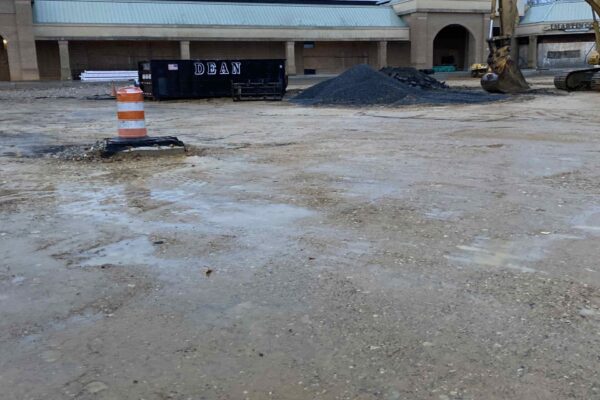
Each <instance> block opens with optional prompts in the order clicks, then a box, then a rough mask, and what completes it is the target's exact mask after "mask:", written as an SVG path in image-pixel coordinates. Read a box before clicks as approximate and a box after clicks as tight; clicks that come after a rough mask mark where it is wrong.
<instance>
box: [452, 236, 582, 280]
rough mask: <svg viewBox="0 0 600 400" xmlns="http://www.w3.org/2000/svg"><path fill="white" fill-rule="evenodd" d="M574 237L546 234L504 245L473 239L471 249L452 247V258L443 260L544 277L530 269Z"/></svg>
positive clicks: (497, 242) (498, 240) (490, 240)
mask: <svg viewBox="0 0 600 400" xmlns="http://www.w3.org/2000/svg"><path fill="white" fill-rule="evenodd" d="M577 239H581V238H579V237H577V236H571V235H561V234H549V235H544V236H542V237H529V236H527V237H524V238H523V239H522V240H518V241H504V240H500V239H490V238H487V237H479V238H477V239H476V240H475V241H474V242H473V243H472V244H471V245H459V246H456V247H457V249H458V250H459V251H458V252H456V253H455V254H451V255H448V256H445V258H446V259H448V260H450V261H454V262H458V263H460V264H470V265H473V264H474V265H483V266H490V267H499V268H508V269H513V270H516V271H520V272H526V273H533V272H537V273H546V272H545V271H542V270H540V269H536V268H533V267H532V265H534V264H536V262H538V261H540V260H543V259H544V258H546V256H547V253H548V248H549V247H551V245H552V244H553V243H554V242H556V241H559V240H577Z"/></svg>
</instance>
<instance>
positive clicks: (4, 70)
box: [0, 36, 10, 81]
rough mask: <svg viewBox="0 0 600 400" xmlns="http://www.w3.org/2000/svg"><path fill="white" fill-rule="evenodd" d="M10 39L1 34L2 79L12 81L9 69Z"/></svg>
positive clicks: (0, 77) (0, 72) (0, 76)
mask: <svg viewBox="0 0 600 400" xmlns="http://www.w3.org/2000/svg"><path fill="white" fill-rule="evenodd" d="M7 50H8V41H7V40H6V39H5V38H4V37H2V36H0V81H10V70H9V69H8V51H7Z"/></svg>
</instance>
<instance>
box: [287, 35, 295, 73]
mask: <svg viewBox="0 0 600 400" xmlns="http://www.w3.org/2000/svg"><path fill="white" fill-rule="evenodd" d="M285 61H286V68H287V74H288V75H296V43H294V42H285Z"/></svg>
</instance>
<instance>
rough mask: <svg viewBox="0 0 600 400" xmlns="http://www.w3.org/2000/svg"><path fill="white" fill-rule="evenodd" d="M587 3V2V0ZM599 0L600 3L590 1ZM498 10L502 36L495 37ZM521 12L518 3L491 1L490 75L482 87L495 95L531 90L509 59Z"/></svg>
mask: <svg viewBox="0 0 600 400" xmlns="http://www.w3.org/2000/svg"><path fill="white" fill-rule="evenodd" d="M586 1H588V0H586ZM589 1H600V0H589ZM496 9H497V10H498V15H499V17H500V35H498V36H494V35H493V32H494V31H493V26H494V18H495V16H496ZM518 18H519V12H518V10H517V1H516V0H492V12H491V15H490V31H489V38H488V47H489V51H490V53H489V56H488V60H487V63H488V72H487V73H486V74H485V75H484V76H483V77H482V78H481V86H482V87H483V88H484V89H485V90H486V91H488V92H492V93H519V92H523V91H526V90H527V89H529V84H528V83H527V81H525V78H524V77H523V73H522V72H521V70H520V69H519V66H518V64H517V61H516V60H513V59H512V57H511V56H510V46H511V41H512V40H513V37H514V34H515V28H516V25H517V22H518Z"/></svg>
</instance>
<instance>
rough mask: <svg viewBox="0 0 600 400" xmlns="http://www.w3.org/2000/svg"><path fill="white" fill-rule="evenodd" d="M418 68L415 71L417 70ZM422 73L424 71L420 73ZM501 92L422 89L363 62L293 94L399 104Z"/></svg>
mask: <svg viewBox="0 0 600 400" xmlns="http://www.w3.org/2000/svg"><path fill="white" fill-rule="evenodd" d="M417 72H418V71H417ZM423 75H424V74H423ZM503 98H505V96H504V95H500V94H490V93H486V92H484V91H468V90H455V89H448V88H431V89H423V88H422V87H420V86H416V87H415V86H412V85H411V84H410V83H406V82H402V81H400V80H398V79H394V78H391V77H389V76H387V75H386V74H384V73H381V72H379V71H376V70H375V69H373V68H371V67H370V66H368V65H366V64H361V65H356V66H354V67H352V68H350V69H348V70H347V71H346V72H344V73H343V74H341V75H339V76H337V77H335V78H332V79H329V80H327V81H324V82H321V83H318V84H316V85H314V86H312V87H310V88H308V89H306V90H304V91H303V92H301V93H300V94H298V95H297V96H295V97H294V98H292V99H291V101H292V102H294V103H296V104H302V105H345V106H358V107H360V106H375V105H386V106H399V105H411V104H474V103H482V102H490V101H497V100H500V99H503Z"/></svg>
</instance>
